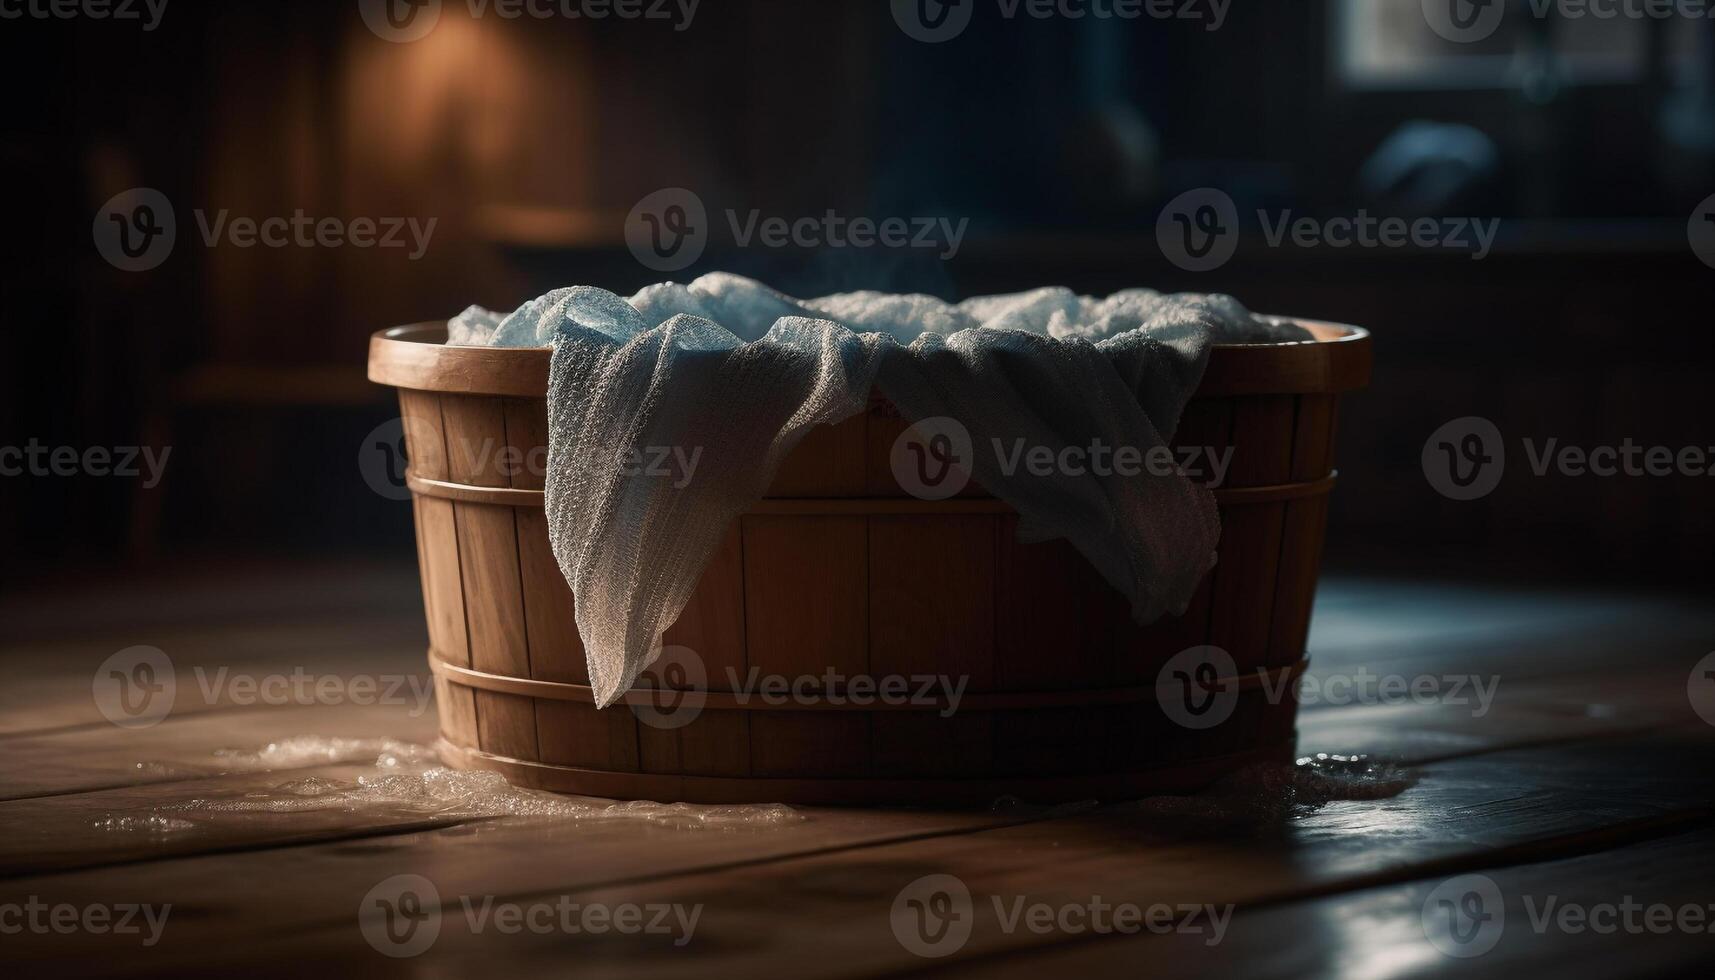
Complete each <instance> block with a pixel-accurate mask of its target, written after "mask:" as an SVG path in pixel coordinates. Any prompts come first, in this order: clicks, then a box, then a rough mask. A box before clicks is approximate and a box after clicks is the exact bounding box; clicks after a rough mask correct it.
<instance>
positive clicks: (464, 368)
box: [369, 317, 1371, 398]
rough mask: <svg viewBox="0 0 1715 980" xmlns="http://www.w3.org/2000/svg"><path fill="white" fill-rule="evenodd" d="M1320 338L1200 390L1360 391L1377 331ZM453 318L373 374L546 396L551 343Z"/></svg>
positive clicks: (1257, 351)
mask: <svg viewBox="0 0 1715 980" xmlns="http://www.w3.org/2000/svg"><path fill="white" fill-rule="evenodd" d="M1266 319H1269V320H1272V321H1275V322H1284V323H1296V324H1297V325H1299V326H1301V327H1303V328H1304V329H1306V330H1308V331H1310V333H1311V335H1312V336H1314V337H1315V338H1316V339H1315V340H1314V341H1293V342H1290V343H1283V344H1217V345H1215V348H1214V350H1213V351H1212V352H1211V353H1210V356H1209V367H1208V370H1206V371H1205V372H1204V374H1203V383H1202V384H1200V385H1198V386H1197V392H1196V393H1197V395H1198V396H1199V397H1203V398H1211V397H1224V396H1228V395H1267V394H1288V393H1291V394H1302V393H1310V392H1326V393H1335V392H1345V391H1355V390H1357V389H1359V388H1363V387H1365V386H1366V385H1368V384H1369V380H1370V363H1371V347H1370V332H1369V331H1368V330H1365V329H1363V328H1362V327H1354V326H1350V325H1348V324H1344V323H1330V322H1327V321H1322V320H1305V319H1301V318H1298V317H1266ZM446 339H447V325H446V324H445V323H439V322H430V323H413V324H408V325H405V326H400V327H390V328H388V329H386V330H380V331H377V332H376V333H375V334H374V335H372V336H371V337H370V339H369V380H371V381H374V382H376V383H378V384H384V385H391V386H392V387H394V388H407V389H411V390H413V391H436V392H447V393H452V394H468V395H503V396H507V397H512V398H543V397H545V396H546V395H547V393H548V361H549V359H550V358H551V357H552V355H553V351H552V350H551V349H550V348H547V347H466V346H458V345H453V344H448V343H447V342H446Z"/></svg>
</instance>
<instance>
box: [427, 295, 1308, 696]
mask: <svg viewBox="0 0 1715 980" xmlns="http://www.w3.org/2000/svg"><path fill="white" fill-rule="evenodd" d="M1307 339H1309V335H1308V334H1307V333H1305V332H1304V331H1302V330H1300V329H1299V328H1297V327H1294V326H1290V325H1284V324H1279V323H1276V322H1273V321H1268V320H1263V319H1260V318H1255V317H1253V316H1251V314H1250V313H1249V312H1247V311H1246V310H1245V309H1244V308H1243V307H1242V306H1240V305H1239V304H1238V303H1237V302H1236V301H1234V300H1233V299H1232V298H1231V297H1227V296H1217V295H1211V296H1201V295H1190V294H1182V295H1177V296H1165V295H1162V294H1160V293H1156V292H1153V291H1151V290H1126V291H1124V292H1119V293H1115V294H1113V295H1112V296H1109V297H1107V298H1105V299H1092V298H1090V297H1080V296H1077V295H1075V294H1073V293H1072V292H1071V291H1069V290H1066V289H1059V288H1044V289H1038V290H1034V291H1031V292H1027V293H1018V294H1014V295H1007V296H984V297H977V298H973V299H969V300H965V301H964V302H962V303H958V304H949V303H945V302H942V301H941V300H938V299H935V298H933V297H928V296H915V295H913V296H900V295H892V294H885V293H871V292H863V293H844V294H839V295H834V296H825V297H821V298H819V299H809V300H798V299H793V298H791V297H788V296H784V295H781V294H779V293H777V292H774V291H773V290H770V289H768V288H767V287H765V286H763V285H761V284H760V283H756V282H754V281H751V280H748V279H744V278H741V277H738V276H733V275H727V274H720V273H717V274H712V275H707V276H703V277H702V278H700V279H697V280H696V281H694V282H692V283H690V284H689V285H681V284H679V283H661V284H658V285H654V286H649V287H646V288H645V289H643V290H642V291H641V292H639V293H638V294H637V295H635V296H632V297H630V298H629V299H625V298H622V297H619V296H617V295H615V294H613V293H610V292H607V291H606V290H601V289H595V288H592V287H587V286H576V287H571V288H566V289H556V290H554V291H553V292H550V293H548V294H547V295H545V296H542V297H540V298H538V299H535V300H532V301H531V302H528V303H526V304H524V305H523V306H521V307H519V309H518V310H517V311H515V312H514V313H512V314H510V315H508V316H504V317H502V316H501V315H499V314H496V313H491V312H489V311H486V310H482V309H479V308H476V307H472V308H471V309H469V310H466V311H465V312H464V313H462V314H460V315H459V316H458V317H456V318H455V319H454V320H453V321H452V322H451V323H450V324H449V342H450V343H462V344H493V345H496V346H552V347H553V349H554V352H553V358H552V367H551V370H550V374H549V381H548V393H547V394H548V422H549V445H548V472H547V479H546V486H547V492H546V493H547V499H546V503H547V516H548V526H549V533H550V536H551V538H552V542H553V549H554V556H555V558H556V559H557V561H558V562H559V566H560V570H561V571H562V572H564V573H565V576H566V580H567V581H568V582H569V583H570V584H571V588H572V593H573V595H574V597H575V598H576V600H577V622H578V632H579V634H580V635H581V636H582V638H583V643H584V648H585V650H586V651H587V654H588V658H589V672H590V680H591V684H592V686H593V687H594V689H595V694H596V699H597V701H596V703H597V704H598V705H599V706H604V707H605V706H606V705H609V704H611V703H612V702H613V701H614V700H615V699H616V698H618V697H619V696H620V695H622V694H624V693H625V691H627V690H628V689H629V688H630V687H631V685H632V683H633V681H635V680H636V678H637V676H638V674H639V673H640V672H641V671H642V670H643V668H644V667H646V666H647V665H648V663H649V661H650V659H651V657H652V656H653V655H654V653H655V651H657V650H658V649H659V644H660V637H661V634H662V632H663V631H664V630H665V629H666V628H667V627H668V626H670V625H671V624H672V623H673V621H674V620H675V619H677V618H678V616H679V613H680V612H681V611H682V610H683V609H684V607H685V604H686V603H687V602H689V601H690V598H691V594H692V592H693V591H694V590H695V588H696V585H697V580H698V578H699V577H700V576H701V574H702V571H703V567H704V566H705V565H706V564H707V563H708V561H709V559H710V557H711V556H712V555H713V554H714V551H715V549H716V548H718V547H719V545H720V542H721V539H722V537H723V536H724V535H725V533H726V531H727V529H728V528H729V527H730V526H731V525H732V522H733V520H734V519H735V518H737V517H738V516H739V514H740V513H742V512H743V511H744V510H745V509H746V508H748V507H749V506H750V505H751V504H753V503H754V502H755V501H757V500H759V499H760V498H761V497H762V495H763V493H764V492H765V491H766V490H767V488H768V485H769V483H770V482H772V479H773V477H774V474H775V472H776V470H777V469H778V467H779V465H780V463H781V461H782V460H783V459H784V458H785V457H786V455H787V453H789V452H790V451H791V450H792V448H793V447H794V446H796V445H797V444H798V441H799V440H800V439H802V438H803V436H804V435H805V433H807V432H808V431H809V430H810V429H811V428H812V427H814V426H817V425H826V424H831V423H835V422H839V421H841V420H843V419H846V418H849V417H851V416H853V415H856V414H857V413H859V412H861V411H864V410H865V408H866V406H867V404H868V399H869V393H870V390H871V388H872V387H873V388H877V389H879V390H880V391H881V392H882V394H884V395H885V396H887V398H888V399H889V400H891V401H892V402H893V403H894V404H895V405H896V406H898V408H899V410H900V412H901V413H902V414H903V415H904V416H905V417H906V418H907V419H910V420H914V421H915V420H922V419H928V418H936V417H949V418H952V419H956V420H957V421H958V422H960V423H962V424H963V425H964V427H965V429H966V430H968V432H969V434H970V437H971V445H972V447H973V449H974V452H973V454H972V455H973V459H972V461H971V467H970V470H971V477H972V478H973V479H974V480H976V481H977V482H978V483H980V484H981V485H982V486H983V487H984V488H986V489H987V490H988V491H989V492H991V493H993V494H994V495H995V496H996V497H999V498H1000V499H1001V500H1004V501H1005V502H1006V503H1008V504H1010V505H1011V506H1012V507H1013V508H1014V509H1016V510H1017V511H1018V512H1019V515H1020V536H1021V537H1022V538H1024V539H1025V540H1032V541H1039V540H1050V539H1054V538H1065V539H1067V540H1068V541H1070V542H1071V544H1072V545H1073V546H1074V547H1076V548H1077V549H1078V551H1079V552H1080V553H1082V554H1083V555H1084V557H1085V558H1087V559H1089V561H1090V562H1091V563H1092V564H1093V565H1094V566H1095V567H1096V569H1097V570H1098V571H1099V572H1100V573H1101V574H1102V577H1103V578H1105V579H1106V580H1107V581H1108V582H1110V583H1111V584H1112V585H1113V586H1114V587H1115V588H1116V589H1118V590H1119V591H1121V592H1122V593H1124V594H1125V595H1126V596H1127V598H1128V599H1129V600H1130V602H1131V612H1132V616H1133V618H1135V619H1136V620H1137V621H1138V622H1140V623H1141V622H1149V621H1151V620H1154V619H1156V618H1158V617H1160V616H1162V615H1163V614H1168V613H1179V612H1182V611H1183V610H1184V608H1185V606H1186V604H1187V603H1189V602H1190V600H1191V596H1192V593H1193V592H1195V590H1196V588H1197V584H1198V582H1199V581H1200V580H1201V579H1202V577H1203V575H1204V574H1205V573H1206V572H1207V571H1208V570H1209V568H1210V567H1211V566H1212V565H1213V563H1214V555H1215V546H1216V542H1217V540H1218V539H1219V536H1220V521H1219V518H1218V516H1217V515H1216V511H1215V504H1214V499H1213V496H1212V495H1211V494H1210V493H1209V491H1208V490H1206V489H1204V488H1203V487H1201V486H1199V485H1197V484H1195V483H1193V482H1192V481H1191V480H1190V479H1188V478H1187V477H1185V476H1183V475H1179V474H1176V473H1173V474H1156V475H1147V476H1129V475H1122V474H1119V473H1115V472H1107V473H1106V474H1105V475H1104V474H1103V473H1097V472H1086V473H1083V474H1081V475H1077V476H1072V475H1065V474H1061V475H1056V476H1053V477H1049V478H1041V477H1031V476H1021V475H1019V473H1018V471H1016V470H1015V471H1014V473H1013V475H1012V476H1008V475H1007V473H1005V472H1004V471H1003V463H1002V458H1001V455H1000V454H999V453H998V452H997V451H996V450H997V449H998V447H1002V446H1004V447H1014V446H1017V445H1019V444H1020V442H1019V440H1023V442H1022V445H1024V446H1029V447H1047V448H1048V449H1050V450H1052V451H1054V453H1055V454H1056V458H1058V454H1059V453H1060V451H1061V450H1062V449H1065V448H1067V447H1090V446H1094V445H1105V446H1108V447H1121V446H1125V447H1133V448H1135V449H1136V450H1138V451H1141V452H1148V451H1149V450H1151V449H1152V448H1155V447H1161V446H1165V445H1166V443H1167V441H1168V440H1169V439H1171V438H1172V435H1173V432H1174V430H1175V429H1176V428H1177V427H1178V424H1179V415H1180V412H1181V411H1182V410H1183V409H1184V406H1185V403H1186V402H1187V401H1188V400H1189V399H1190V397H1191V394H1192V392H1193V391H1194V390H1195V389H1196V387H1197V385H1198V383H1199V382H1200V381H1201V379H1202V376H1203V370H1204V368H1205V366H1206V365H1207V363H1208V356H1209V348H1210V346H1211V345H1212V344H1214V343H1223V342H1226V343H1237V342H1250V343H1257V342H1279V341H1299V340H1307ZM647 447H672V448H675V449H678V450H679V451H680V452H681V453H682V454H683V455H682V456H681V459H682V460H688V459H691V458H694V459H695V468H694V470H691V471H690V473H689V475H690V477H691V478H690V479H689V480H688V481H687V480H685V479H684V477H685V476H686V475H687V474H686V473H685V472H683V470H684V467H683V466H681V467H679V468H677V469H675V471H674V472H675V476H676V477H677V478H675V479H665V478H662V477H661V476H660V475H659V472H660V471H659V470H657V469H655V468H654V467H652V466H647V465H645V466H638V465H636V464H637V463H638V462H639V459H640V458H639V457H638V456H634V455H633V454H634V453H637V452H640V451H642V450H644V449H645V448H647ZM1008 451H1009V452H1010V449H1009V450H1008ZM642 461H643V462H646V463H647V462H648V460H647V459H643V460H642Z"/></svg>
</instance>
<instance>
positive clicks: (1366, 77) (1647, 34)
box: [1332, 0, 1715, 89]
mask: <svg viewBox="0 0 1715 980" xmlns="http://www.w3.org/2000/svg"><path fill="white" fill-rule="evenodd" d="M1699 6H1702V7H1703V14H1704V16H1703V17H1702V18H1699V17H1695V16H1691V12H1692V11H1695V10H1696V9H1697V8H1698V7H1699ZM1712 7H1715V4H1698V3H1689V4H1683V5H1681V4H1680V3H1679V2H1678V0H1337V8H1336V15H1335V16H1334V17H1333V19H1332V23H1333V26H1334V30H1335V32H1336V37H1335V51H1336V52H1337V64H1338V69H1339V77H1340V80H1341V81H1342V82H1343V83H1344V84H1345V85H1347V86H1348V87H1351V88H1361V89H1362V88H1368V89H1389V88H1395V89H1461V88H1471V89H1475V88H1495V87H1500V86H1507V85H1513V84H1516V83H1517V82H1518V81H1519V80H1520V78H1521V77H1522V76H1525V75H1528V74H1533V73H1535V72H1536V71H1539V70H1541V69H1542V68H1543V67H1549V68H1551V69H1552V70H1553V72H1554V73H1555V74H1556V75H1557V76H1558V77H1559V79H1560V80H1561V81H1563V82H1565V83H1568V84H1573V85H1591V84H1624V83H1632V82H1638V81H1641V80H1643V79H1644V78H1645V77H1646V75H1647V74H1648V72H1649V70H1650V50H1651V32H1652V31H1655V30H1660V31H1662V32H1663V33H1664V35H1665V36H1664V39H1663V40H1664V45H1663V52H1664V55H1665V60H1666V61H1667V62H1668V65H1667V67H1668V68H1669V69H1673V68H1681V69H1683V68H1684V67H1685V66H1686V65H1687V63H1688V62H1689V61H1690V59H1691V55H1692V51H1693V49H1694V47H1695V39H1696V33H1697V29H1698V28H1699V27H1700V26H1703V25H1704V24H1705V22H1706V21H1707V19H1708V14H1709V13H1710V10H1711V8H1712ZM1651 10H1654V11H1656V13H1657V16H1653V17H1652V16H1649V15H1648V12H1649V11H1651ZM1663 12H1665V14H1666V15H1665V16H1662V15H1661V14H1662V13H1663ZM1432 18H1434V19H1438V20H1439V23H1438V24H1436V25H1434V26H1432V23H1431V20H1432ZM1438 28H1439V30H1438Z"/></svg>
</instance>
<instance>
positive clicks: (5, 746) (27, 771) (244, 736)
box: [0, 704, 437, 800]
mask: <svg viewBox="0 0 1715 980" xmlns="http://www.w3.org/2000/svg"><path fill="white" fill-rule="evenodd" d="M436 728H437V725H436V720H435V713H434V706H433V705H432V704H431V705H429V707H428V710H426V711H423V712H418V711H417V710H416V708H415V706H414V705H411V704H403V705H389V706H373V705H372V706H360V705H350V704H334V705H325V706H314V707H307V708H306V707H296V706H288V707H280V708H272V707H269V708H255V709H248V710H235V711H210V712H198V713H196V714H191V715H185V716H169V717H168V718H167V719H166V720H164V721H162V722H161V723H160V724H158V725H155V726H154V727H152V728H141V729H123V728H116V727H114V726H111V725H105V724H103V725H96V726H93V727H85V728H78V729H74V730H71V731H61V732H52V733H48V734H41V735H21V736H17V737H14V738H10V739H5V740H4V741H0V800H18V799H31V798H37V797H43V796H54V795H62V794H68V793H81V792H89V791H92V790H103V789H112V788H115V787H121V786H137V785H144V784H148V783H166V782H175V781H179V780H186V779H201V778H206V777H208V776H211V775H214V774H216V773H219V772H222V771H224V770H225V769H226V768H227V766H226V765H225V764H224V763H223V762H222V760H221V759H220V758H219V757H217V755H216V754H215V753H216V752H217V751H219V750H221V749H245V750H255V749H259V748H261V747H263V746H265V745H267V744H268V743H270V742H274V741H277V740H280V739H288V738H293V737H296V736H319V737H326V738H349V739H382V738H393V739H399V740H402V741H409V742H419V743H431V742H433V741H434V738H435V732H436ZM313 764H315V763H314V762H305V763H304V765H313Z"/></svg>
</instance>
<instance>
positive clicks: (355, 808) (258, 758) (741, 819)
mask: <svg viewBox="0 0 1715 980" xmlns="http://www.w3.org/2000/svg"><path fill="white" fill-rule="evenodd" d="M215 758H216V759H217V760H218V761H219V762H220V763H221V764H222V765H223V767H224V768H226V770H227V771H229V772H270V771H274V770H280V769H295V768H303V767H306V766H312V765H349V764H352V763H359V762H367V763H368V766H367V767H366V771H363V772H360V773H358V774H356V776H355V778H347V779H342V778H330V777H326V776H304V777H300V778H297V779H289V780H286V781H283V782H281V783H278V784H276V785H274V786H271V787H269V788H267V789H264V790H259V791H256V792H250V793H246V794H244V795H242V796H237V797H230V796H227V797H215V796H211V797H207V798H198V799H193V800H188V801H185V802H183V803H176V804H172V805H170V806H167V807H163V808H161V810H160V811H158V812H156V813H154V814H150V815H147V816H136V815H117V816H112V817H108V818H106V819H105V820H104V821H101V822H98V823H97V826H98V827H99V828H102V829H114V830H117V829H125V828H141V827H144V826H158V827H161V828H169V827H171V828H172V829H179V830H182V829H188V828H190V827H192V826H195V824H192V823H190V822H188V821H187V820H186V819H185V816H186V815H192V814H229V813H307V812H314V811H328V810H335V811H342V812H347V813H359V812H365V811H379V810H385V811H388V812H389V813H398V812H399V811H401V810H403V811H405V812H407V813H418V814H422V815H424V816H439V817H464V818H482V817H539V818H545V819H554V820H586V821H591V820H634V821H642V822H646V823H651V824H658V825H662V826H670V827H678V828H683V829H705V828H706V829H730V828H756V827H774V826H783V825H785V824H789V823H795V822H797V821H801V820H803V819H805V817H804V816H803V815H802V814H800V813H799V812H798V811H796V810H794V809H792V808H791V807H788V806H784V805H781V804H756V805H742V806H703V805H696V804H689V803H655V802H651V801H647V800H636V801H615V800H605V799H597V798H594V797H580V796H562V795H558V794H554V793H545V792H540V791H536V790H528V789H520V788H518V787H515V786H512V785H510V784H508V783H507V782H506V780H505V778H504V777H502V776H501V775H500V774H499V773H495V772H488V771H486V770H468V771H463V770H457V769H448V768H446V767H444V766H440V765H437V764H435V763H436V761H437V760H436V754H435V749H434V748H433V747H432V746H427V745H419V744H416V743H412V742H404V741H400V740H398V739H392V738H338V737H325V736H315V735H301V736H296V737H293V738H287V739H281V740H279V741H276V742H270V743H269V744H267V745H265V746H262V747H260V748H256V749H222V750H219V751H217V752H216V753H215ZM169 814H172V815H173V816H169ZM108 824H111V825H112V826H107V825H108Z"/></svg>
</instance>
